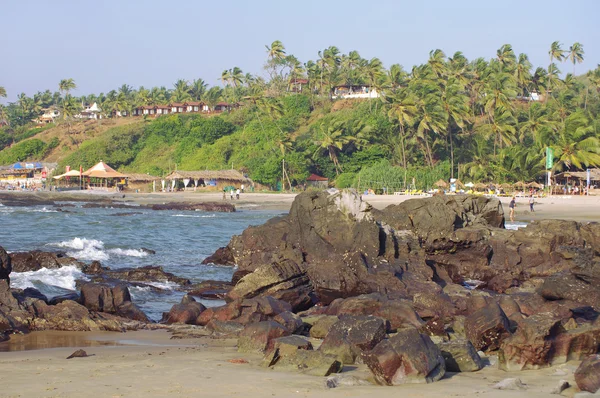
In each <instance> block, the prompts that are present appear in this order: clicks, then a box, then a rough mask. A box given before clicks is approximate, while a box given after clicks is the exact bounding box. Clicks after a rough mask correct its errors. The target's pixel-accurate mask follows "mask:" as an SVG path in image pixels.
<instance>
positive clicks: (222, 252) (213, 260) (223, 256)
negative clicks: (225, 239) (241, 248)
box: [201, 246, 235, 266]
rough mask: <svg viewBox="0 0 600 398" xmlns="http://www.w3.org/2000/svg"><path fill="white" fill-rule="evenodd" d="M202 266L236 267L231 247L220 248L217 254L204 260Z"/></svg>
mask: <svg viewBox="0 0 600 398" xmlns="http://www.w3.org/2000/svg"><path fill="white" fill-rule="evenodd" d="M201 264H218V265H232V266H233V265H235V259H234V258H233V253H231V249H230V248H229V246H225V247H219V248H218V249H217V251H216V252H214V253H213V254H211V255H210V256H208V257H206V258H205V259H204V260H202V263H201Z"/></svg>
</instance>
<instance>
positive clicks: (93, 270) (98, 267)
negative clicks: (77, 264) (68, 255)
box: [81, 261, 110, 275]
mask: <svg viewBox="0 0 600 398" xmlns="http://www.w3.org/2000/svg"><path fill="white" fill-rule="evenodd" d="M108 270H110V268H109V267H103V266H102V264H100V261H92V262H91V263H90V264H86V265H84V266H83V268H82V269H81V271H83V272H84V273H86V274H88V275H91V274H101V273H103V272H106V271H108Z"/></svg>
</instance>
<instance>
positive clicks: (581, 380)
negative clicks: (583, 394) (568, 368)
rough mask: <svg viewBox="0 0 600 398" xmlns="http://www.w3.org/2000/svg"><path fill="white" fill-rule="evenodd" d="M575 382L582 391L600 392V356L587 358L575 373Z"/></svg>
mask: <svg viewBox="0 0 600 398" xmlns="http://www.w3.org/2000/svg"><path fill="white" fill-rule="evenodd" d="M575 382H576V383H577V387H579V388H580V389H581V390H582V391H587V392H591V393H595V392H596V391H600V354H596V355H590V356H589V357H587V358H585V359H584V360H583V362H581V365H579V367H578V368H577V370H576V371H575Z"/></svg>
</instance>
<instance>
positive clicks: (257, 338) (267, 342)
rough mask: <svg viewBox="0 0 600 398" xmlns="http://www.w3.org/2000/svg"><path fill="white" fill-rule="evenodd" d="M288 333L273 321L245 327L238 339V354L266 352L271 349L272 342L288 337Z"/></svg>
mask: <svg viewBox="0 0 600 398" xmlns="http://www.w3.org/2000/svg"><path fill="white" fill-rule="evenodd" d="M289 335H290V332H289V331H288V330H287V329H286V328H284V327H283V326H281V325H280V324H278V323H277V322H274V321H264V322H257V323H252V324H250V325H247V326H246V327H245V328H244V330H242V331H241V332H240V335H239V337H238V351H239V352H266V351H268V350H270V349H272V348H273V340H275V339H276V338H278V337H283V336H289Z"/></svg>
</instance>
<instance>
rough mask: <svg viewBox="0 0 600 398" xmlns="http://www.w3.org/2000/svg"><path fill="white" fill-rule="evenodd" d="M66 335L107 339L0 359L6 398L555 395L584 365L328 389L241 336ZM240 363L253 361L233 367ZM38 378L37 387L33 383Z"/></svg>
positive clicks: (354, 369) (351, 370)
mask: <svg viewBox="0 0 600 398" xmlns="http://www.w3.org/2000/svg"><path fill="white" fill-rule="evenodd" d="M38 333H40V332H38ZM41 333H45V334H47V332H41ZM60 333H61V334H64V335H67V336H71V337H73V338H81V336H85V337H86V338H89V339H93V338H94V337H96V338H101V339H102V340H101V341H100V343H104V344H103V345H97V346H81V347H61V348H52V349H42V350H35V351H17V352H3V353H2V354H0V366H2V368H3V371H2V375H3V383H2V392H1V394H0V396H3V397H16V396H27V397H33V396H60V397H80V396H81V394H82V393H81V392H82V391H86V395H95V396H102V397H104V396H116V397H161V396H184V397H191V396H203V397H231V396H244V397H247V398H259V397H264V396H276V397H322V396H327V397H365V396H372V395H374V394H380V393H384V395H386V396H387V395H388V394H389V395H392V394H393V395H397V394H400V395H401V396H403V397H440V398H441V397H448V396H461V397H467V396H480V395H482V394H484V395H485V396H486V397H507V396H510V397H519V398H520V397H547V396H548V395H549V394H550V392H551V391H552V389H554V387H556V385H558V383H559V381H560V380H563V379H564V380H567V381H569V382H570V383H571V384H572V385H573V384H574V381H573V372H574V371H575V369H576V367H577V364H578V363H577V362H569V363H567V364H563V365H560V366H555V367H551V368H546V369H541V370H527V371H522V372H504V371H502V370H498V369H497V368H496V367H495V366H494V365H493V363H494V361H495V357H490V360H491V362H492V365H491V366H486V367H485V368H484V369H482V370H480V371H478V372H473V373H450V374H448V375H447V376H446V377H445V378H444V379H442V380H440V381H438V382H436V383H431V384H407V385H401V386H395V387H382V386H378V385H355V386H341V387H338V388H334V389H327V388H326V387H325V378H323V377H315V376H308V375H303V374H299V373H295V372H279V371H274V370H271V369H267V368H263V367H261V366H260V362H261V360H262V356H261V355H259V354H241V353H238V352H237V351H236V349H235V344H236V340H235V339H227V340H215V339H211V338H196V339H184V340H170V339H169V333H168V332H166V331H161V330H157V331H138V332H127V333H116V332H102V333H97V332H60ZM111 344H114V345H111ZM77 348H83V349H84V350H85V351H86V352H87V353H88V355H90V356H89V357H87V358H73V359H70V360H67V359H66V357H67V356H69V355H70V354H71V353H72V352H73V351H75V350H76V349H77ZM237 359H243V360H245V361H247V363H234V362H236V361H233V362H230V361H232V360H237ZM241 362H243V361H241ZM34 375H35V378H36V379H37V381H36V382H32V380H31V378H32V376H34ZM368 375H369V371H368V370H367V368H366V366H365V365H353V366H348V370H346V371H344V372H343V373H342V376H344V377H349V376H356V377H358V378H361V379H362V378H368ZM509 377H518V378H520V379H521V380H522V382H523V383H524V384H525V385H526V386H527V390H518V391H500V390H495V389H492V386H493V385H494V384H496V383H497V382H499V381H501V380H503V379H506V378H509ZM569 392H571V395H572V393H573V392H574V389H571V390H568V391H565V393H569ZM563 394H564V393H563ZM567 395H568V394H567Z"/></svg>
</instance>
